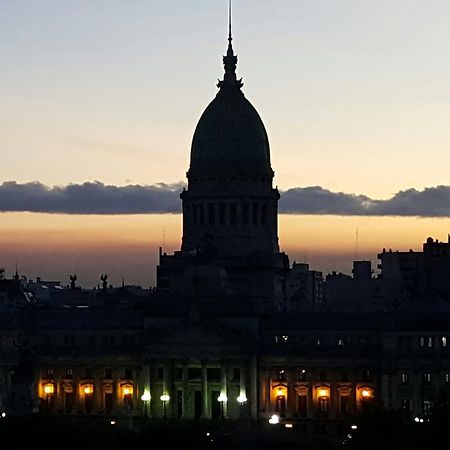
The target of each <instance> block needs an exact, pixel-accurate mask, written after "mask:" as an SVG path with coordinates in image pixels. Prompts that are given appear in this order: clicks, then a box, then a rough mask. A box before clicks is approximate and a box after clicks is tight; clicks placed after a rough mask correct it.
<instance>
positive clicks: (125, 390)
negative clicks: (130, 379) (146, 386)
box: [122, 384, 133, 395]
mask: <svg viewBox="0 0 450 450" xmlns="http://www.w3.org/2000/svg"><path fill="white" fill-rule="evenodd" d="M122 394H123V395H132V394H133V386H131V385H130V384H127V385H125V386H122Z"/></svg>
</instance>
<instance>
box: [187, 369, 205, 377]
mask: <svg viewBox="0 0 450 450" xmlns="http://www.w3.org/2000/svg"><path fill="white" fill-rule="evenodd" d="M201 377H202V369H201V368H200V367H189V369H188V378H189V380H196V379H200V378H201Z"/></svg>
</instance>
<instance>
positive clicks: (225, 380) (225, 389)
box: [220, 361, 228, 417]
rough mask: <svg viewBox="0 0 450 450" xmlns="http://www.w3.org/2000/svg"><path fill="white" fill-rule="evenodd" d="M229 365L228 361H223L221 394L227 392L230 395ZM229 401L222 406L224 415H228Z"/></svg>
mask: <svg viewBox="0 0 450 450" xmlns="http://www.w3.org/2000/svg"><path fill="white" fill-rule="evenodd" d="M227 372H228V365H227V363H226V361H222V365H221V371H220V376H221V382H220V394H225V395H226V396H227V397H228V386H227V385H228V373H227ZM227 403H228V402H222V406H221V407H222V408H223V417H227V412H228V408H227Z"/></svg>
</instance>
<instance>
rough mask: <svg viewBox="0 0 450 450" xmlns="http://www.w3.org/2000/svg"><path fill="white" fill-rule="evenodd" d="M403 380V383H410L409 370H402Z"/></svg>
mask: <svg viewBox="0 0 450 450" xmlns="http://www.w3.org/2000/svg"><path fill="white" fill-rule="evenodd" d="M401 380H402V384H408V383H409V376H408V372H402V375H401Z"/></svg>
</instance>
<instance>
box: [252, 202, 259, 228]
mask: <svg viewBox="0 0 450 450" xmlns="http://www.w3.org/2000/svg"><path fill="white" fill-rule="evenodd" d="M258 215H259V205H258V203H253V225H258Z"/></svg>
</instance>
